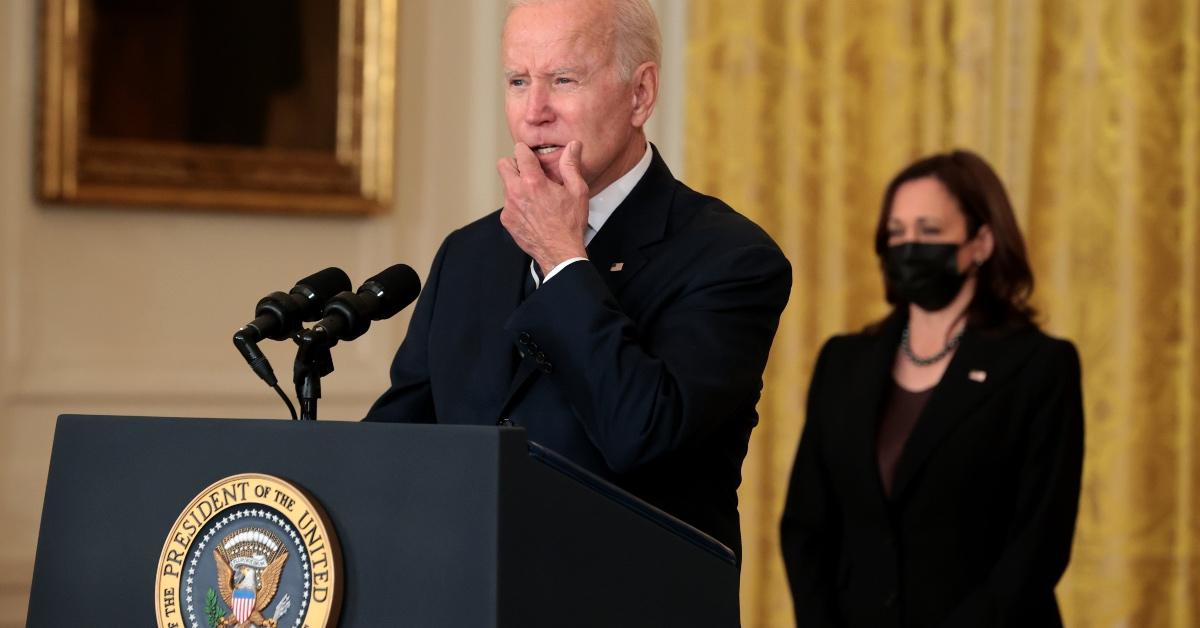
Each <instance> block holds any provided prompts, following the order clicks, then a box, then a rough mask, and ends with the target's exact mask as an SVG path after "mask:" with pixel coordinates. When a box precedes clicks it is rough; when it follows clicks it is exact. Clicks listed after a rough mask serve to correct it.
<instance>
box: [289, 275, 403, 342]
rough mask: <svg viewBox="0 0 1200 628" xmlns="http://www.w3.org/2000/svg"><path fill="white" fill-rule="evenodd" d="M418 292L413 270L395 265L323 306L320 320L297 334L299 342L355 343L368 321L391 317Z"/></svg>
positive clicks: (367, 327) (368, 323)
mask: <svg viewBox="0 0 1200 628" xmlns="http://www.w3.org/2000/svg"><path fill="white" fill-rule="evenodd" d="M420 293H421V280H420V278H418V277H417V273H416V271H414V270H413V269H412V268H410V267H408V266H406V265H404V264H396V265H395V266H391V267H389V268H387V269H385V270H384V271H383V272H380V273H379V274H378V275H375V276H374V277H371V278H370V279H368V280H366V281H365V282H363V285H362V286H361V287H360V288H359V289H358V291H357V292H350V291H349V290H347V291H345V292H342V293H340V294H338V295H337V296H335V297H333V298H332V299H330V300H329V302H328V303H326V304H325V309H324V310H323V311H322V315H323V318H321V320H320V321H318V322H317V324H315V325H313V326H312V329H307V330H305V331H303V332H301V334H300V342H301V343H305V344H308V343H316V344H321V345H332V344H333V343H336V342H337V341H338V340H346V341H350V340H354V339H355V338H358V337H359V336H361V335H363V334H365V333H366V332H367V330H368V329H370V328H371V321H381V320H383V319H385V318H390V317H392V316H394V315H395V314H396V313H397V312H399V311H400V310H403V309H404V308H405V307H406V306H408V304H409V303H412V302H413V301H414V300H416V298H417V295H418V294H420Z"/></svg>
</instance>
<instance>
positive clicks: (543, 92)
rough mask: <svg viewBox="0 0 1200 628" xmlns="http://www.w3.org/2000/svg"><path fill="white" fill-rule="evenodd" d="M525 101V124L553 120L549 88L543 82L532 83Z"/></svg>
mask: <svg viewBox="0 0 1200 628" xmlns="http://www.w3.org/2000/svg"><path fill="white" fill-rule="evenodd" d="M527 94H528V98H527V99H526V101H525V124H528V125H532V126H539V125H542V124H546V123H548V122H553V121H554V106H553V103H552V102H551V98H550V90H549V88H548V86H546V85H545V84H544V83H534V84H533V85H531V86H530V89H529V91H528V92H527Z"/></svg>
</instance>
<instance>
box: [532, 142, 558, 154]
mask: <svg viewBox="0 0 1200 628" xmlns="http://www.w3.org/2000/svg"><path fill="white" fill-rule="evenodd" d="M560 148H562V146H561V145H559V144H538V145H537V146H534V147H533V152H535V153H537V154H539V155H549V154H550V153H553V152H554V151H556V150H558V149H560Z"/></svg>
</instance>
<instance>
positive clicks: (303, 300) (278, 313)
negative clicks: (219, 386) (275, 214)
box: [233, 267, 350, 386]
mask: <svg viewBox="0 0 1200 628" xmlns="http://www.w3.org/2000/svg"><path fill="white" fill-rule="evenodd" d="M349 289H350V277H348V276H347V275H346V273H345V271H343V270H342V269H340V268H333V267H330V268H326V269H325V270H322V271H319V272H316V273H313V274H312V275H309V276H308V277H305V278H304V279H301V280H300V281H298V282H296V285H295V286H293V287H292V289H291V291H289V292H287V293H286V294H285V293H283V292H272V293H271V294H268V295H267V296H265V297H263V298H262V299H260V300H259V302H258V305H256V306H255V308H254V316H255V318H254V320H252V321H250V322H249V323H246V324H245V325H243V326H242V328H241V329H239V330H237V333H235V334H234V335H233V345H234V346H235V347H237V350H238V352H239V353H241V354H242V357H243V358H245V359H246V362H247V363H248V364H249V365H250V368H251V369H253V370H254V372H255V373H257V374H258V376H259V377H261V378H262V379H263V381H265V382H267V384H268V385H270V386H275V385H276V384H277V380H276V379H275V373H274V371H272V369H271V364H270V363H269V362H267V357H266V356H265V355H263V354H262V352H260V351H259V350H258V341H260V340H262V339H263V338H270V339H271V340H286V339H288V338H290V337H291V336H292V335H293V334H295V333H296V332H298V331H300V329H301V328H302V323H304V322H306V321H315V320H317V319H318V318H320V316H321V308H322V307H324V305H325V303H326V302H327V301H329V299H330V297H332V296H333V295H335V294H337V293H339V292H342V291H346V290H349Z"/></svg>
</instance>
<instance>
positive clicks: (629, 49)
mask: <svg viewBox="0 0 1200 628" xmlns="http://www.w3.org/2000/svg"><path fill="white" fill-rule="evenodd" d="M554 1H556V0H508V14H511V13H512V12H513V9H516V8H519V7H527V6H535V5H539V4H547V3H549V2H554ZM588 1H589V2H591V1H594V0H588ZM612 2H613V5H614V6H613V22H614V24H613V29H612V30H613V33H612V34H613V37H614V38H615V40H616V50H615V53H616V57H617V58H616V61H617V71H618V76H620V77H621V80H623V81H628V80H629V79H631V78H633V71H634V70H636V69H637V67H638V66H639V65H641V64H643V63H646V62H647V61H653V62H654V63H655V64H656V65H660V66H661V65H662V33H661V32H660V31H659V28H658V17H657V16H656V15H655V14H654V8H653V7H651V6H650V2H649V0H612ZM505 19H507V14H506V15H505Z"/></svg>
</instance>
